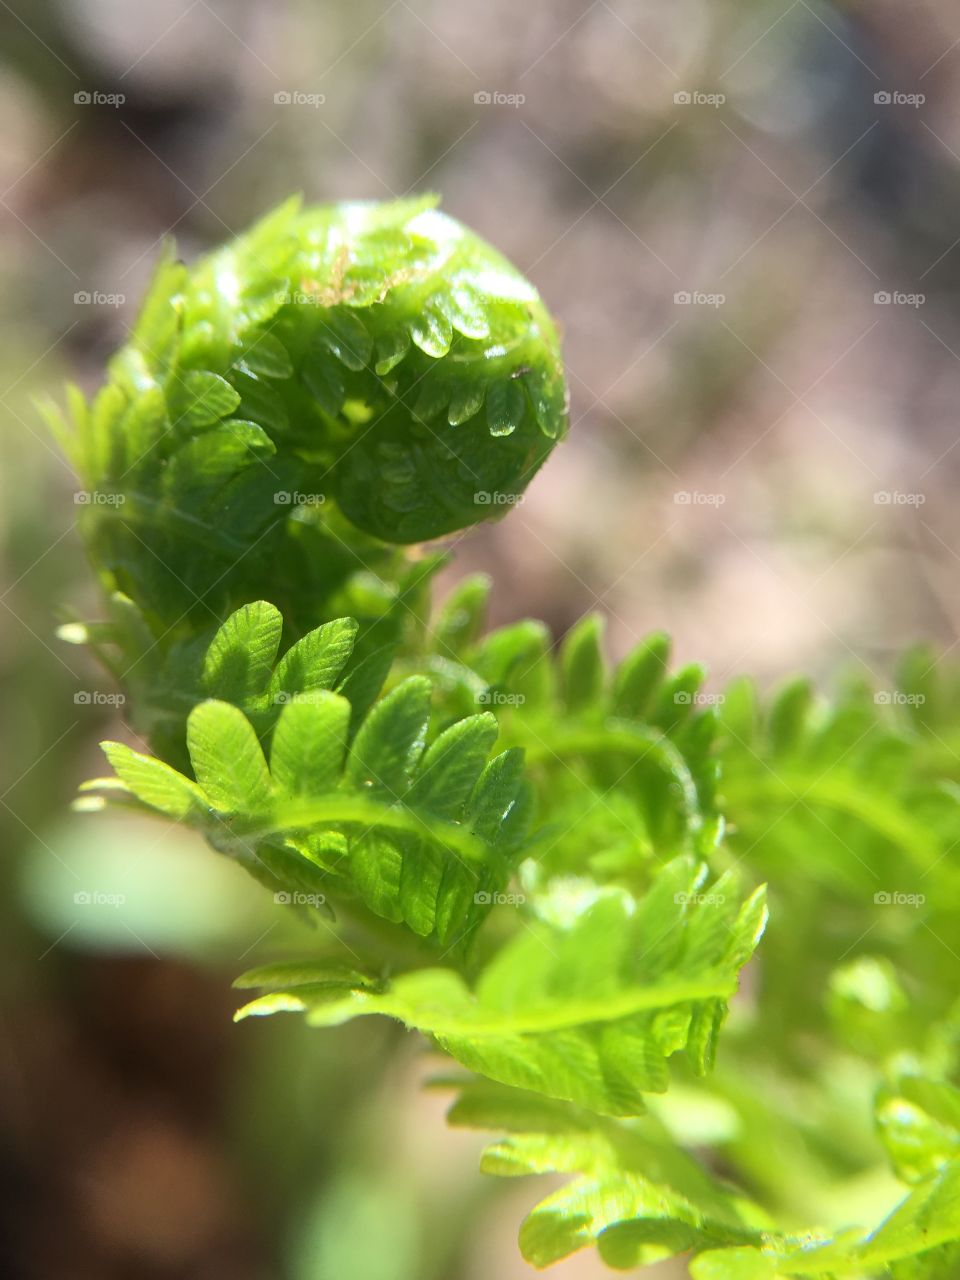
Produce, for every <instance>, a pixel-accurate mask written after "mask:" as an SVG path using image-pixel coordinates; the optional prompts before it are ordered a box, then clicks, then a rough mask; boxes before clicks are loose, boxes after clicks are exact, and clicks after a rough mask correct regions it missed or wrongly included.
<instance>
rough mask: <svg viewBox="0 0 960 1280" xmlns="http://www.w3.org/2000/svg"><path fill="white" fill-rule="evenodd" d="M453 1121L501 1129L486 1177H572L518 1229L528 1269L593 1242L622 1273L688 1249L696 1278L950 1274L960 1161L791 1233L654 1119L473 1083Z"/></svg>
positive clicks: (487, 1155) (958, 1223)
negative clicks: (845, 1219) (859, 1208)
mask: <svg viewBox="0 0 960 1280" xmlns="http://www.w3.org/2000/svg"><path fill="white" fill-rule="evenodd" d="M449 1118H450V1122H451V1123H452V1124H454V1125H462V1126H467V1127H470V1128H480V1129H498V1130H505V1131H506V1132H507V1135H508V1136H506V1137H505V1138H503V1139H501V1140H500V1141H499V1142H497V1143H496V1144H494V1145H493V1146H491V1147H488V1148H487V1150H486V1151H485V1152H484V1156H483V1160H482V1167H483V1169H484V1170H485V1171H486V1172H487V1173H492V1174H497V1175H499V1176H501V1177H517V1176H520V1175H525V1174H549V1173H560V1174H566V1175H572V1180H571V1181H568V1182H567V1184H566V1185H565V1186H564V1187H562V1188H561V1189H560V1190H559V1191H556V1192H554V1193H553V1194H552V1195H550V1196H549V1197H548V1198H547V1199H546V1200H544V1201H542V1202H541V1203H540V1204H539V1205H537V1207H536V1208H535V1209H534V1210H533V1212H532V1213H531V1214H530V1215H529V1216H528V1218H527V1219H526V1221H525V1222H524V1224H523V1226H522V1228H521V1232H520V1245H521V1249H522V1252H523V1254H524V1257H525V1258H527V1260H528V1261H530V1262H532V1263H533V1264H534V1265H535V1266H546V1265H548V1264H549V1263H551V1262H554V1261H557V1260H559V1259H560V1258H563V1257H566V1256H568V1255H569V1254H571V1253H573V1252H575V1251H576V1250H578V1249H581V1248H584V1247H585V1246H588V1245H595V1246H596V1247H597V1248H598V1250H599V1252H600V1254H601V1256H602V1257H603V1259H604V1261H605V1262H607V1263H608V1264H609V1265H610V1266H612V1267H615V1268H617V1269H623V1270H630V1269H632V1268H634V1267H637V1266H643V1265H646V1264H648V1263H651V1262H655V1261H658V1260H659V1259H661V1258H666V1257H670V1256H672V1255H674V1254H678V1253H686V1252H687V1251H690V1250H692V1251H693V1252H694V1253H695V1254H696V1257H695V1258H694V1260H693V1261H692V1263H691V1275H693V1276H694V1277H695V1278H696V1280H780V1278H781V1277H788V1276H807V1277H811V1278H815V1280H831V1277H837V1276H849V1277H857V1278H858V1280H863V1278H864V1277H868V1276H875V1275H881V1274H882V1275H893V1276H895V1277H899V1278H900V1280H904V1278H905V1277H908V1276H915V1277H918V1278H919V1277H924V1276H929V1277H933V1276H939V1277H942V1278H943V1280H946V1277H947V1276H948V1275H949V1274H951V1273H950V1272H949V1271H946V1270H941V1271H938V1270H936V1267H937V1266H938V1265H940V1266H942V1265H943V1263H944V1261H945V1260H946V1258H947V1254H946V1253H945V1252H944V1246H945V1245H946V1246H947V1249H948V1250H949V1249H951V1248H952V1246H950V1245H948V1244H947V1242H950V1241H952V1240H954V1239H955V1238H956V1236H957V1232H958V1230H960V1161H954V1162H951V1163H949V1164H947V1165H945V1166H944V1167H943V1168H942V1169H941V1170H940V1171H939V1172H938V1173H936V1174H935V1175H933V1176H932V1177H931V1178H929V1179H927V1180H925V1181H924V1182H923V1183H921V1184H920V1185H919V1186H918V1187H917V1188H916V1190H914V1191H911V1192H910V1193H908V1194H907V1195H906V1196H905V1197H904V1199H903V1200H902V1201H901V1203H900V1204H899V1205H898V1206H897V1207H896V1208H895V1209H894V1210H893V1211H892V1212H891V1213H890V1214H889V1215H888V1216H887V1217H886V1218H885V1219H884V1220H883V1221H882V1222H881V1223H880V1224H879V1225H878V1226H877V1227H876V1228H874V1229H873V1230H872V1231H869V1232H867V1231H863V1230H849V1231H844V1232H840V1233H838V1234H837V1235H835V1236H832V1237H831V1236H830V1234H829V1233H813V1232H811V1233H808V1234H807V1235H806V1236H791V1235H787V1234H778V1233H777V1232H776V1231H774V1230H773V1229H772V1227H771V1224H770V1223H769V1220H768V1219H767V1217H766V1215H765V1214H764V1213H763V1211H762V1210H761V1209H760V1208H759V1206H757V1205H756V1204H753V1203H751V1201H750V1200H749V1199H748V1198H747V1197H745V1196H743V1195H742V1194H738V1193H737V1192H736V1190H735V1189H734V1188H732V1187H730V1186H729V1185H726V1184H724V1183H723V1182H721V1181H720V1180H718V1179H716V1178H714V1177H712V1176H711V1175H710V1174H708V1173H707V1172H706V1171H705V1170H704V1169H703V1168H702V1167H701V1166H700V1165H699V1164H698V1163H697V1162H696V1161H695V1160H694V1159H693V1158H692V1156H690V1155H688V1154H686V1153H685V1152H684V1151H682V1150H681V1149H680V1148H679V1147H678V1146H676V1145H675V1143H674V1142H673V1141H672V1139H671V1137H670V1135H669V1133H668V1132H666V1131H665V1130H664V1128H663V1127H662V1125H660V1124H659V1123H658V1122H656V1121H655V1120H654V1119H653V1118H652V1117H650V1118H644V1119H641V1120H639V1121H631V1122H624V1121H616V1120H610V1119H601V1118H600V1117H597V1116H593V1115H591V1114H590V1113H589V1112H584V1111H582V1110H579V1109H577V1108H573V1107H569V1106H567V1105H564V1104H558V1103H549V1102H546V1101H545V1100H544V1099H542V1098H540V1097H538V1096H536V1095H535V1094H531V1093H525V1092H521V1091H519V1090H510V1089H503V1088H500V1087H497V1086H492V1085H489V1084H484V1083H479V1082H478V1083H475V1084H467V1085H466V1086H463V1087H462V1088H461V1091H460V1093H459V1096H458V1099H457V1101H456V1102H455V1104H454V1106H453V1108H452V1109H451V1112H450V1116H449ZM950 1256H953V1254H951V1255H950Z"/></svg>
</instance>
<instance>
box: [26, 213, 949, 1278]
mask: <svg viewBox="0 0 960 1280" xmlns="http://www.w3.org/2000/svg"><path fill="white" fill-rule="evenodd" d="M68 409H69V413H68V414H66V415H64V414H62V413H61V412H60V411H59V410H58V409H56V408H55V407H53V406H46V408H45V412H46V415H47V418H48V421H49V422H50V424H51V426H52V428H53V429H54V430H55V431H56V433H57V435H58V437H59V438H60V440H61V441H62V443H63V446H64V448H65V449H66V451H67V452H68V453H69V455H70V457H71V458H72V459H73V462H74V464H75V466H76V468H77V471H78V473H79V475H80V477H81V480H82V483H83V484H84V486H85V487H86V488H87V489H88V490H90V491H91V493H94V494H96V495H97V500H96V501H91V502H90V503H89V504H88V505H87V506H86V507H85V508H84V509H83V522H82V531H83V535H84V538H85V540H86V543H87V547H88V550H89V553H90V557H91V560H92V563H93V564H94V566H95V567H96V570H97V572H98V574H99V576H100V580H101V584H102V586H103V588H104V593H105V597H106V616H105V617H104V618H103V619H102V620H99V621H84V620H81V619H78V618H73V619H71V620H70V621H69V622H67V623H66V624H65V626H64V627H63V628H62V629H61V635H62V637H63V639H64V640H67V641H69V642H72V643H81V644H86V645H88V646H90V648H91V649H92V651H93V652H94V653H95V654H96V656H97V657H98V658H99V660H100V661H102V662H103V664H104V666H105V667H106V668H107V669H108V670H109V671H110V672H111V673H112V674H113V676H114V677H115V678H116V679H117V681H118V682H119V683H120V684H122V685H123V686H124V688H125V691H126V693H127V705H128V706H129V708H130V712H131V725H130V727H131V729H132V730H133V731H134V732H135V733H136V734H138V735H139V736H140V741H139V743H138V747H140V748H145V749H143V750H141V749H135V748H134V747H132V746H130V745H127V744H125V743H120V742H107V743H104V744H103V745H104V751H105V753H106V757H107V759H108V761H109V763H110V765H111V766H112V768H113V776H111V777H107V778H99V779H94V780H93V781H92V782H90V783H87V784H85V786H84V788H83V796H82V798H81V800H80V801H79V802H78V803H79V804H80V805H81V806H82V807H84V808H88V809H90V808H102V807H104V806H106V805H113V806H127V807H130V806H132V807H134V808H136V809H140V810H144V811H149V812H153V813H156V814H160V815H162V816H164V817H165V818H166V819H168V820H171V819H172V820H174V821H176V822H179V823H182V824H185V825H187V826H190V827H192V828H194V829H195V830H197V831H198V832H200V833H201V834H202V835H203V836H204V837H205V839H206V840H207V842H208V843H209V844H210V845H211V846H212V847H213V849H215V850H217V851H218V852H219V853H220V854H222V855H225V856H227V857H229V858H231V859H233V860H234V861H235V862H236V863H238V864H239V866H240V867H242V868H244V869H245V870H246V871H248V872H249V873H250V874H251V875H253V876H254V877H255V878H256V879H257V880H258V881H260V882H261V883H262V884H263V885H264V886H265V888H266V889H267V890H268V891H269V892H271V893H273V894H274V895H275V897H276V898H277V900H278V901H280V902H283V903H293V904H295V905H297V906H298V907H299V908H300V911H301V914H302V916H303V918H304V922H305V923H307V924H309V923H310V922H311V921H312V920H313V919H315V918H316V916H317V914H318V913H322V914H323V917H324V920H325V923H326V924H327V930H325V931H324V932H323V934H322V935H315V938H316V937H322V939H323V941H320V942H318V941H316V940H314V941H313V942H312V943H311V942H310V941H309V935H306V934H305V939H307V940H306V941H305V943H304V954H303V955H302V956H301V957H299V958H296V959H290V958H287V959H278V960H277V961H275V962H274V963H270V964H266V965H262V966H260V967H259V968H258V969H256V970H254V971H252V972H251V973H248V974H245V975H243V976H241V977H240V978H239V979H238V982H237V985H238V986H239V987H240V988H242V989H244V990H251V991H256V992H259V994H257V995H255V996H254V997H253V998H252V999H251V1000H250V1002H249V1003H248V1004H246V1005H245V1006H244V1007H243V1008H242V1009H241V1010H240V1011H239V1013H238V1014H237V1017H238V1019H243V1018H246V1017H249V1016H258V1015H264V1014H272V1013H277V1012H294V1013H298V1014H302V1015H303V1016H304V1017H305V1018H306V1019H307V1021H308V1022H309V1023H310V1024H312V1025H314V1026H317V1027H332V1026H335V1025H339V1024H341V1023H344V1022H346V1021H349V1020H351V1019H353V1018H355V1017H362V1016H369V1015H379V1016H383V1017H387V1018H390V1019H393V1020H395V1021H397V1022H399V1023H401V1024H403V1025H404V1026H405V1027H407V1028H410V1029H413V1030H416V1031H417V1032H418V1033H420V1034H421V1035H422V1037H423V1038H424V1039H425V1040H426V1041H427V1042H428V1044H429V1045H430V1046H431V1047H432V1049H434V1050H435V1051H438V1052H440V1053H441V1054H443V1055H446V1058H447V1059H448V1060H453V1061H454V1062H456V1063H458V1064H459V1065H460V1067H461V1068H465V1069H466V1073H465V1074H464V1075H462V1076H459V1077H457V1081H456V1084H457V1087H458V1089H459V1097H458V1100H457V1102H456V1103H455V1104H454V1107H453V1110H452V1112H451V1120H452V1122H453V1123H455V1124H464V1125H469V1126H471V1127H476V1128H484V1129H490V1130H496V1131H500V1132H501V1133H505V1134H506V1136H504V1137H502V1138H501V1139H500V1140H499V1141H498V1142H496V1143H495V1145H494V1146H492V1147H491V1148H490V1149H489V1150H488V1151H487V1153H486V1155H485V1156H484V1159H483V1166H484V1168H485V1169H486V1170H487V1171H488V1172H490V1173H495V1174H499V1175H502V1176H517V1175H527V1174H530V1175H533V1174H543V1173H547V1174H553V1175H561V1176H562V1177H565V1178H567V1179H568V1181H567V1182H566V1184H565V1185H563V1186H561V1187H560V1189H559V1190H556V1191H554V1192H553V1193H552V1194H551V1195H550V1196H549V1197H548V1198H547V1199H546V1200H545V1201H544V1202H543V1203H542V1204H541V1205H539V1206H538V1207H537V1208H535V1209H534V1210H533V1212H532V1213H531V1215H530V1216H529V1217H528V1219H527V1221H526V1223H525V1224H524V1226H523V1228H522V1230H521V1248H522V1250H523V1252H524V1255H525V1256H526V1257H527V1258H528V1259H529V1260H530V1261H531V1262H533V1263H534V1264H535V1265H538V1266H544V1265H547V1264H548V1263H550V1262H553V1261H555V1260H557V1259H559V1258H562V1257H565V1256H567V1255H568V1254H570V1253H572V1252H574V1251H575V1250H577V1249H580V1248H582V1247H585V1246H595V1247H596V1248H597V1249H598V1250H599V1252H600V1254H601V1256H602V1257H603V1258H604V1259H605V1261H607V1262H608V1263H609V1264H610V1265H611V1266H613V1267H616V1268H626V1269H629V1268H634V1267H637V1266H642V1265H644V1264H646V1263H649V1262H653V1261H656V1260H658V1259H660V1258H662V1257H668V1256H671V1255H674V1254H680V1253H688V1254H689V1255H690V1256H691V1262H690V1265H691V1274H692V1275H694V1276H695V1277H697V1280H776V1278H777V1277H787V1276H809V1277H816V1278H818V1280H828V1278H829V1277H839V1276H845V1277H861V1278H866V1277H879V1276H884V1277H893V1280H941V1278H945V1277H947V1276H950V1275H952V1274H953V1273H954V1272H955V1271H956V1270H957V1268H958V1266H960V1101H958V1099H960V1094H958V1092H957V1075H958V1068H960V1004H958V1002H957V997H956V992H957V989H958V982H960V957H958V956H957V954H956V948H955V942H956V917H957V912H956V902H957V893H958V889H960V884H958V877H960V869H958V857H957V852H956V850H957V849H958V848H960V810H958V799H960V789H958V782H960V779H958V777H957V772H958V770H957V760H958V750H957V749H958V747H960V678H958V677H957V676H956V675H953V674H950V673H948V672H946V671H945V670H944V669H943V668H942V667H937V664H936V663H935V662H934V660H933V658H932V657H931V656H930V655H929V654H925V653H923V652H922V651H916V652H915V653H913V654H910V655H908V656H907V657H906V658H905V659H904V662H903V664H902V668H901V673H900V684H899V686H898V690H897V693H896V695H895V696H894V694H893V692H892V691H891V692H889V693H887V694H885V695H882V696H881V697H880V698H879V700H878V698H877V696H876V695H875V694H874V692H873V691H872V690H871V689H869V688H868V687H867V686H866V684H865V683H864V682H862V681H858V680H853V681H852V682H850V683H849V684H848V685H847V686H845V687H844V688H843V689H842V690H841V692H840V694H839V696H838V697H837V699H836V700H835V701H834V702H833V703H829V702H826V701H825V700H823V699H821V698H819V697H818V696H817V695H815V694H814V693H813V691H812V689H811V688H810V686H809V685H808V684H806V683H805V682H797V683H794V684H791V685H790V686H788V687H787V688H786V689H785V690H783V691H782V692H781V693H780V694H779V695H777V696H775V697H774V698H773V699H772V700H770V701H769V702H767V701H765V700H763V699H761V698H760V697H759V696H758V694H757V693H756V691H755V690H754V689H753V687H752V686H751V685H749V684H748V683H745V682H739V683H737V684H735V685H734V686H732V687H731V688H730V689H728V690H726V691H724V692H723V693H722V694H721V695H711V694H709V693H707V692H706V690H705V684H704V681H705V673H704V671H703V669H702V668H701V667H699V666H697V665H688V666H684V667H681V668H679V669H677V670H674V669H672V668H671V660H670V646H669V642H668V640H667V638H666V637H665V636H663V635H660V634H655V635H653V636H650V637H649V638H648V639H647V640H645V641H644V642H642V643H641V644H640V645H639V646H638V647H637V648H636V649H635V650H634V651H633V652H631V653H630V654H628V655H627V656H626V657H625V658H624V659H623V660H622V661H621V662H620V663H619V664H617V665H616V666H611V665H610V664H609V662H608V660H607V658H606V655H605V651H604V644H603V627H602V620H601V619H600V618H598V617H588V618H585V619H583V620H582V621H581V622H580V623H578V625H577V626H575V627H574V628H573V629H572V630H571V631H570V633H569V634H568V635H567V636H566V637H565V639H564V640H563V642H562V643H561V644H560V646H559V647H555V646H554V645H553V641H552V638H551V636H550V635H549V633H548V631H547V629H546V628H545V627H544V626H543V625H542V624H540V623H538V622H536V621H521V622H516V623H513V624H511V625H508V626H506V627H503V628H501V629H499V630H496V631H492V632H491V631H488V630H487V629H486V622H485V612H486V601H487V596H488V593H489V588H490V584H489V582H488V581H487V580H486V579H484V578H482V577H474V578H468V579H465V580H464V581H463V582H461V583H460V585H459V586H458V587H457V588H455V589H454V591H453V592H452V593H451V594H450V596H448V598H447V599H446V600H445V601H443V602H442V603H441V604H439V606H435V605H434V604H433V602H432V599H431V583H432V579H433V577H434V575H435V574H436V572H437V570H438V569H439V568H440V567H441V565H442V564H443V563H445V556H444V554H442V553H436V552H431V553H423V552H420V551H409V550H407V549H406V548H407V546H408V545H409V544H414V543H419V542H422V541H425V540H432V539H435V538H438V537H442V536H444V535H447V534H451V533H455V532H457V531H459V530H463V529H466V528H468V527H470V526H471V525H473V524H475V523H476V522H477V521H479V520H481V519H484V518H486V517H488V516H490V515H491V514H495V513H497V512H500V511H502V510H504V509H508V508H509V506H510V505H511V504H512V501H513V500H514V499H516V498H517V497H518V496H519V495H520V494H521V493H522V492H523V490H524V488H525V486H526V484H527V483H528V482H529V481H530V479H531V478H532V476H533V475H534V473H535V472H536V471H537V470H538V468H539V467H540V466H541V465H542V464H543V462H544V461H545V460H546V458H547V457H548V455H549V453H550V450H551V449H552V448H553V447H554V444H555V443H556V441H558V440H559V439H560V438H562V436H563V434H564V432H565V429H566V392H565V387H564V377H563V369H562V363H561V359H560V352H559V345H558V341H557V337H556V332H555V329H554V327H553V324H552V322H551V320H550V318H549V316H548V314H547V311H546V309H545V308H544V306H543V304H542V302H541V301H540V299H539V297H538V296H537V294H536V293H535V291H534V290H533V288H532V287H531V286H530V285H529V283H528V282H527V281H525V280H524V279H523V278H522V277H521V276H520V275H519V274H518V273H517V272H516V271H515V270H514V269H513V268H512V267H511V266H510V265H509V264H508V263H506V262H505V261H504V260H503V259H502V258H501V257H500V256H499V255H498V254H496V253H495V252H494V250H492V249H491V248H490V247H489V246H487V245H485V244H484V243H483V242H482V241H481V240H479V239H478V238H477V237H476V236H475V235H473V234H472V233H471V232H469V231H468V230H466V229H465V228H464V227H462V226H461V225H460V224H459V223H457V222H455V221H454V220H453V219H450V218H448V217H446V216H445V215H443V214H441V213H440V212H439V211H438V210H437V209H436V208H435V202H434V201H432V200H430V199H419V200H410V201H399V202H394V203H390V204H383V205H373V204H365V205H364V204H348V205H337V206H330V207H325V208H302V207H301V205H300V204H299V202H297V201H290V202H288V203H287V204H285V205H283V206H282V207H281V208H280V209H278V210H276V211H275V212H274V213H272V214H271V215H269V216H268V217H267V218H265V219H264V220H263V221H262V222H261V223H259V224H258V225H257V226H255V227H254V228H253V229H252V230H251V231H249V232H248V233H246V234H245V235H244V236H241V237H239V238H238V239H237V240H235V241H234V242H233V243H231V244H229V245H227V246H226V247H224V248H222V249H220V250H217V251H216V252H214V253H213V254H211V255H210V256H208V257H206V258H203V259H201V261H199V262H198V263H196V264H194V265H193V266H192V267H187V266H186V265H184V264H182V263H180V262H178V261H177V260H176V258H175V256H174V254H173V252H172V251H168V252H167V253H166V255H165V256H164V257H163V259H162V261H161V263H160V265H159V267H158V269H157V272H156V275H155V277H154V280H153V283H152V285H151V287H150V290H149V292H148V295H147V298H146V299H145V302H144V305H143V308H142V311H141V315H140V318H139V320H138V322H137V325H136V328H135V330H134V331H133V333H132V335H131V337H130V341H129V342H128V344H127V345H126V346H125V347H124V348H123V350H121V351H120V352H119V353H118V354H117V355H116V356H115V357H114V358H113V360H112V361H111V362H110V366H109V371H108V378H107V382H106V385H105V386H104V387H103V388H102V389H101V390H100V391H99V392H98V393H97V395H96V396H95V397H94V399H93V401H92V402H91V403H90V404H87V403H86V402H85V401H84V398H83V397H82V396H81V395H80V393H79V392H78V391H77V390H76V389H71V390H70V391H69V393H68ZM764 882H769V885H770V893H769V896H770V902H771V911H772V926H771V928H770V929H769V931H768V936H767V937H766V938H765V940H764V942H763V945H762V946H761V948H760V952H759V954H758V957H757V960H756V962H754V963H753V964H751V965H750V967H749V969H748V970H747V978H746V980H745V981H744V982H743V983H742V986H741V974H742V971H743V969H744V966H745V965H748V963H749V962H750V959H751V956H752V954H753V951H754V948H755V947H756V945H757V943H758V941H759V940H760V937H761V934H762V933H763V930H764V925H765V922H766V912H767V908H766V905H765V902H766V893H765V890H764V888H763V884H764ZM330 934H332V935H333V939H334V941H333V942H332V943H331V941H330V937H329V935H330ZM721 1031H722V1035H721ZM447 1083H448V1084H449V1081H447ZM865 1188H866V1189H867V1190H870V1191H871V1194H870V1195H867V1194H866V1190H865ZM865 1204H866V1205H867V1209H866V1211H865V1208H864V1206H865ZM851 1222H852V1223H861V1224H863V1223H864V1222H865V1225H859V1226H856V1225H855V1226H852V1227H851V1226H849V1223H851Z"/></svg>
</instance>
